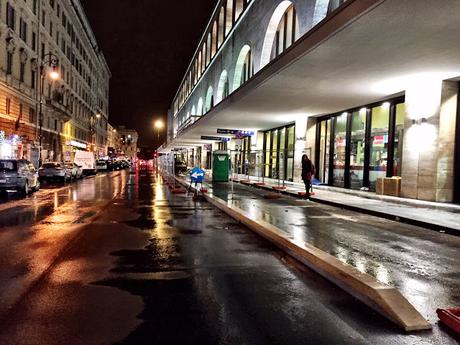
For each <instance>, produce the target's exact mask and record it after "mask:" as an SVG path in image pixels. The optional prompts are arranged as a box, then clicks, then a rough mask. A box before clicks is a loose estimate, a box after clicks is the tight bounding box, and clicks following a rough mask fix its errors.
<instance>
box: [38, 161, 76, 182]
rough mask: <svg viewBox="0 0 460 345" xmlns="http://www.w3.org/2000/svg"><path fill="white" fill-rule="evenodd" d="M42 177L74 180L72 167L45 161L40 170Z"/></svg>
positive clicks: (45, 178) (42, 178)
mask: <svg viewBox="0 0 460 345" xmlns="http://www.w3.org/2000/svg"><path fill="white" fill-rule="evenodd" d="M38 174H39V176H40V179H41V180H43V181H45V180H60V181H63V182H64V183H65V182H67V181H71V180H72V169H71V168H70V167H68V166H66V165H65V164H62V163H57V162H54V163H45V164H43V165H42V167H41V168H40V170H39V171H38Z"/></svg>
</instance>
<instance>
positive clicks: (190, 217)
mask: <svg viewBox="0 0 460 345" xmlns="http://www.w3.org/2000/svg"><path fill="white" fill-rule="evenodd" d="M311 212H316V211H313V210H312V211H311ZM345 221H346V220H345V219H344V222H345ZM298 226H299V227H300V226H301V225H300V224H299V225H298ZM344 226H345V225H344ZM0 252H1V253H2V254H1V256H0V302H1V306H0V324H1V325H2V326H1V327H0V344H2V345H3V344H8V345H9V344H49V345H52V344H72V345H74V344H75V345H77V344H91V345H92V344H315V345H316V344H455V343H456V340H455V339H454V337H453V335H452V334H450V333H449V332H448V331H447V330H445V328H436V329H435V330H434V331H433V332H422V333H417V334H413V335H406V334H404V333H402V332H400V331H399V330H398V329H397V328H396V327H394V326H393V325H392V324H390V323H389V322H388V321H386V320H384V319H383V318H382V317H380V316H379V315H377V314H375V313H374V312H373V311H372V310H370V309H369V308H367V307H365V306H364V305H362V304H361V303H360V302H357V301H356V300H354V299H353V298H352V297H350V296H349V295H347V294H346V293H344V292H342V291H341V290H340V289H338V288H336V287H335V286H334V285H332V284H330V283H329V282H327V281H326V280H324V279H323V278H321V277H319V276H318V275H316V274H315V273H313V272H311V271H309V270H308V269H305V268H304V267H302V266H300V265H299V264H297V263H296V262H294V261H293V260H291V259H289V258H288V257H286V256H285V255H284V254H283V253H282V252H280V251H279V250H277V249H276V248H274V247H272V246H271V245H270V244H268V243H267V242H266V241H264V240H263V239H261V238H259V237H257V236H256V235H255V234H253V233H252V232H251V231H249V230H247V229H246V228H244V227H242V226H241V225H239V224H238V223H236V222H234V221H233V220H231V219H230V218H228V217H227V216H225V215H224V214H223V213H221V212H220V211H218V210H216V209H214V208H212V207H211V206H210V205H209V204H206V203H204V202H194V201H193V200H192V198H190V197H188V196H185V195H178V196H173V195H171V194H170V193H169V191H168V189H167V188H166V187H165V185H164V184H163V183H162V181H161V180H160V179H157V178H155V176H154V175H153V174H152V173H150V172H145V171H141V172H131V173H129V172H117V173H112V174H106V175H99V176H97V177H96V178H93V179H88V180H83V181H81V182H78V183H77V184H75V185H72V186H68V187H63V188H60V189H57V190H56V189H50V190H45V191H42V192H40V193H38V194H36V195H35V196H33V197H30V198H28V199H26V200H15V201H12V202H6V203H4V204H2V205H0Z"/></svg>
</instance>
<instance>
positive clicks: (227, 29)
mask: <svg viewBox="0 0 460 345" xmlns="http://www.w3.org/2000/svg"><path fill="white" fill-rule="evenodd" d="M233 1H234V0H227V10H226V17H227V18H226V19H225V36H227V35H228V33H229V32H230V30H232V27H233Z"/></svg>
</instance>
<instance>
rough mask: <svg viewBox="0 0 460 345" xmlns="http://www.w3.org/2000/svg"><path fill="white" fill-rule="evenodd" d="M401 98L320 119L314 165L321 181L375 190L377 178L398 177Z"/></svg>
mask: <svg viewBox="0 0 460 345" xmlns="http://www.w3.org/2000/svg"><path fill="white" fill-rule="evenodd" d="M405 113H406V107H405V104H404V98H398V99H393V100H391V101H388V102H383V103H380V104H375V105H369V106H366V107H363V108H361V109H355V110H350V111H347V112H344V113H341V114H337V115H331V116H327V117H324V118H322V119H321V120H320V121H319V122H318V125H317V126H318V127H317V145H318V149H317V157H316V166H317V167H318V168H317V171H318V178H319V179H320V180H321V182H322V183H323V184H327V185H332V186H336V187H343V188H351V189H357V190H359V189H362V188H368V189H369V190H371V191H374V190H375V184H376V181H377V179H378V178H380V177H392V176H401V163H402V159H403V157H402V152H403V150H402V145H403V138H404V121H405Z"/></svg>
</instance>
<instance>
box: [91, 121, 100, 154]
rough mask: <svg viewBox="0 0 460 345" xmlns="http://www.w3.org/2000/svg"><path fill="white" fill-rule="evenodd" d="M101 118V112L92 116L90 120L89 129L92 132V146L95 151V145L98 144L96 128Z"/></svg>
mask: <svg viewBox="0 0 460 345" xmlns="http://www.w3.org/2000/svg"><path fill="white" fill-rule="evenodd" d="M100 118H101V114H94V115H92V116H91V118H90V122H89V130H90V132H91V146H92V149H93V152H94V151H95V146H96V145H97V138H96V128H97V123H98V121H99V119H100Z"/></svg>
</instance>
